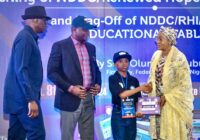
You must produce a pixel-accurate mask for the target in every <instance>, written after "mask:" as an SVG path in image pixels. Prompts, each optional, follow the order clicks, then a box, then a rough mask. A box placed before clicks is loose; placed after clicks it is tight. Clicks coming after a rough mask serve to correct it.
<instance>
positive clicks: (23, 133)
mask: <svg viewBox="0 0 200 140" xmlns="http://www.w3.org/2000/svg"><path fill="white" fill-rule="evenodd" d="M27 114H28V110H27V109H24V110H21V111H20V112H19V113H16V114H10V118H9V129H8V140H25V138H27V140H45V129H44V122H43V117H42V112H41V108H40V106H39V116H37V117H36V118H30V117H28V116H27Z"/></svg>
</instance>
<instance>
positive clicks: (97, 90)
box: [89, 84, 101, 96]
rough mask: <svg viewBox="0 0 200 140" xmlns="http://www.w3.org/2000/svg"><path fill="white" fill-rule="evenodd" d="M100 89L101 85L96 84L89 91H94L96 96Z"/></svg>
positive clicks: (93, 93)
mask: <svg viewBox="0 0 200 140" xmlns="http://www.w3.org/2000/svg"><path fill="white" fill-rule="evenodd" d="M100 91H101V87H100V86H99V85H98V84H95V85H94V86H92V87H91V88H90V90H89V92H90V93H92V95H94V96H96V95H97V94H98V93H99V92H100Z"/></svg>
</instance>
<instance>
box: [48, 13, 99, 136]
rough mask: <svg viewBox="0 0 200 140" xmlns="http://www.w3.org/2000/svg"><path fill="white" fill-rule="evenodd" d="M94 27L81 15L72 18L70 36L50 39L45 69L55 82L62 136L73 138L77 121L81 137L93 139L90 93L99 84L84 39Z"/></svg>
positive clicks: (93, 53)
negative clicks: (50, 47) (62, 38)
mask: <svg viewBox="0 0 200 140" xmlns="http://www.w3.org/2000/svg"><path fill="white" fill-rule="evenodd" d="M94 28H96V26H94V25H91V24H90V23H88V22H87V21H86V19H85V17H84V16H78V17H76V18H74V19H73V21H72V28H71V32H72V34H71V36H70V37H68V38H67V39H64V40H61V41H58V42H56V43H54V44H53V47H52V50H51V54H50V58H49V62H48V68H47V73H48V78H49V79H50V80H51V81H52V82H53V83H54V84H55V85H56V96H55V107H56V108H58V109H60V112H61V138H62V140H73V137H74V131H75V127H76V124H77V123H78V128H79V133H80V137H81V140H94V98H93V97H94V96H95V95H97V94H98V93H99V92H100V85H101V73H100V71H99V68H98V66H97V63H96V51H95V46H94V45H92V44H90V43H88V42H87V38H88V35H89V30H90V29H94Z"/></svg>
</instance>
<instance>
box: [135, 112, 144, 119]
mask: <svg viewBox="0 0 200 140" xmlns="http://www.w3.org/2000/svg"><path fill="white" fill-rule="evenodd" d="M143 117H144V115H143V114H142V113H141V112H136V118H143Z"/></svg>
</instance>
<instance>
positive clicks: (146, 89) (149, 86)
mask: <svg viewBox="0 0 200 140" xmlns="http://www.w3.org/2000/svg"><path fill="white" fill-rule="evenodd" d="M151 91H152V83H151V82H150V83H148V84H144V85H142V92H144V93H150V92H151Z"/></svg>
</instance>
